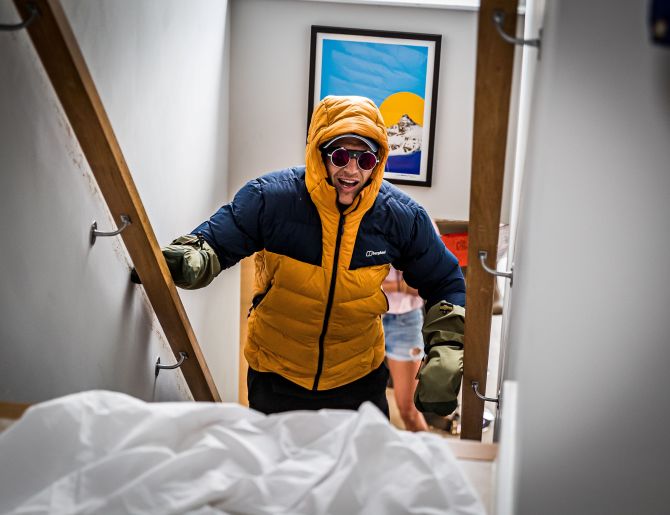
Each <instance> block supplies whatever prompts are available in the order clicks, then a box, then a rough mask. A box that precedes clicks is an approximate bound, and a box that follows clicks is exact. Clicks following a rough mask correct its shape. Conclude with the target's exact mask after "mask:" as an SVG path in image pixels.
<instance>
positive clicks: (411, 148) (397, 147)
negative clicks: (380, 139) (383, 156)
mask: <svg viewBox="0 0 670 515" xmlns="http://www.w3.org/2000/svg"><path fill="white" fill-rule="evenodd" d="M386 131H387V133H388V139H389V150H390V153H389V155H391V156H397V155H405V154H412V153H414V152H418V151H420V150H421V138H422V135H423V127H421V125H419V124H417V123H416V122H415V121H414V120H412V119H411V118H410V117H409V116H408V115H407V114H403V115H402V116H401V117H400V119H399V120H398V123H396V124H395V125H392V126H391V127H388V128H387V130H386Z"/></svg>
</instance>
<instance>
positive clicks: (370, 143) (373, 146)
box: [321, 133, 379, 153]
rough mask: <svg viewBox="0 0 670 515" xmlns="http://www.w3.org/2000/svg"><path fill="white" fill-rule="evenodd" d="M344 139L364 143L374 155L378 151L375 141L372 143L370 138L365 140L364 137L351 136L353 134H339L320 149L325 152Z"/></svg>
mask: <svg viewBox="0 0 670 515" xmlns="http://www.w3.org/2000/svg"><path fill="white" fill-rule="evenodd" d="M344 138H355V139H358V140H361V141H362V142H363V143H365V144H366V145H367V146H368V147H369V148H370V150H372V151H373V152H375V153H376V152H377V150H378V149H379V145H378V144H377V142H376V141H374V140H372V139H370V138H366V137H364V136H359V135H358V134H353V133H349V134H340V135H339V136H335V137H334V138H333V139H331V140H328V141H327V142H326V143H325V144H324V145H322V147H321V148H323V149H324V150H325V149H327V148H328V147H330V146H332V145H333V143H335V142H336V141H339V140H341V139H344Z"/></svg>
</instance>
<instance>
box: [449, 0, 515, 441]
mask: <svg viewBox="0 0 670 515" xmlns="http://www.w3.org/2000/svg"><path fill="white" fill-rule="evenodd" d="M517 4H518V2H517V0H482V2H481V4H480V7H479V28H478V36H477V76H476V81H475V118H474V132H473V142H472V175H471V178H470V225H469V233H468V240H469V241H468V264H469V266H468V272H467V281H466V284H467V288H466V306H467V316H466V317H465V344H464V355H463V408H462V411H461V438H464V439H468V440H481V438H482V420H483V414H484V401H482V400H481V399H478V398H477V396H476V395H475V394H474V392H473V391H472V388H471V384H472V381H478V382H479V388H480V391H481V392H485V391H486V369H487V366H488V358H489V340H490V338H491V308H492V304H493V287H494V284H493V283H494V280H495V277H494V276H493V275H491V274H489V273H487V272H485V271H484V269H483V268H482V267H481V266H480V265H479V257H478V252H479V251H480V250H484V251H486V252H487V253H488V255H489V256H494V258H495V256H496V255H497V248H498V230H499V225H500V208H501V204H502V189H503V177H504V171H505V149H506V144H507V122H508V117H509V105H510V93H511V87H512V70H513V66H514V46H513V45H511V44H509V43H507V42H506V41H504V40H503V39H502V38H501V37H500V36H499V34H498V33H497V29H496V27H495V24H494V23H493V11H494V10H502V11H504V12H505V13H508V14H509V16H507V17H506V20H505V30H506V32H507V33H508V34H515V33H516V31H515V27H516V12H517Z"/></svg>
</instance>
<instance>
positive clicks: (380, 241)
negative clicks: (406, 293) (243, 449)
mask: <svg viewBox="0 0 670 515" xmlns="http://www.w3.org/2000/svg"><path fill="white" fill-rule="evenodd" d="M388 154H389V147H388V140H387V134H386V127H385V125H384V122H383V119H382V116H381V114H380V112H379V110H378V109H377V106H375V104H374V103H373V102H372V101H371V100H369V99H367V98H363V97H336V96H329V97H326V98H324V99H323V100H322V101H321V102H320V103H319V105H318V106H317V107H316V108H315V110H314V114H313V116H312V120H311V123H310V128H309V134H308V141H307V149H306V161H305V162H306V165H305V166H300V167H294V168H287V169H284V170H280V171H277V172H272V173H269V174H267V175H264V176H262V177H259V178H258V179H255V180H252V181H250V182H248V183H247V184H246V185H245V186H244V187H243V188H242V189H241V190H240V191H239V192H238V193H237V194H236V195H235V197H234V199H233V201H232V202H231V203H229V204H226V205H224V206H223V207H222V208H220V209H219V210H218V211H217V212H216V213H214V215H212V217H211V218H210V219H209V220H207V221H206V222H204V223H202V224H201V225H199V226H198V227H196V228H195V229H194V230H193V232H192V233H191V234H189V235H187V236H182V237H181V238H177V239H176V240H175V241H174V242H172V244H171V245H169V246H168V247H166V248H164V249H163V254H164V255H165V257H166V260H167V262H168V266H169V268H170V271H171V273H172V276H173V278H174V280H175V284H176V285H177V286H180V287H182V288H187V289H193V288H201V287H203V286H206V285H207V284H209V283H210V282H211V281H212V279H213V278H214V277H215V276H216V275H217V274H218V273H219V272H220V271H221V269H225V268H228V267H231V266H233V265H234V264H235V263H237V262H238V261H240V260H241V259H243V258H245V257H247V256H250V255H252V254H254V253H255V254H256V255H255V265H256V275H255V285H254V298H253V303H252V306H251V309H250V314H249V319H248V337H247V342H246V346H245V350H244V355H245V357H246V359H247V361H248V363H249V372H248V376H247V384H248V390H249V405H250V407H251V408H254V409H257V410H259V411H262V412H264V413H276V412H282V411H289V410H298V409H309V410H315V409H321V408H341V409H357V408H358V407H359V406H360V405H361V403H363V402H365V401H371V402H373V403H374V404H376V405H377V406H378V407H379V408H380V409H381V410H382V411H383V412H384V413H386V415H387V416H388V404H387V402H386V396H385V389H386V384H387V379H388V370H387V369H386V366H385V365H384V333H383V328H382V322H381V315H382V314H383V313H384V312H386V310H387V309H388V303H387V299H386V296H385V295H384V292H383V291H382V288H381V284H382V282H383V280H384V278H385V277H386V275H387V273H388V271H389V267H390V265H393V266H395V268H397V269H398V270H402V271H403V273H404V278H405V281H406V282H407V284H409V285H410V286H412V287H414V288H416V289H417V290H418V291H419V295H421V297H423V298H424V299H425V300H426V311H427V314H426V319H425V323H424V328H427V329H428V331H427V332H425V337H426V344H427V349H426V351H427V354H428V353H429V352H428V351H430V350H431V349H433V348H440V351H441V352H442V351H445V352H446V354H444V352H442V355H441V360H442V364H443V365H445V364H447V365H448V366H447V367H446V369H445V368H444V367H443V370H442V371H440V372H438V373H439V374H440V375H444V374H446V376H445V377H443V378H442V379H443V380H444V384H445V385H448V388H449V391H448V392H446V393H447V396H448V397H449V399H448V401H451V400H455V398H456V395H457V394H458V388H460V379H461V375H462V343H463V339H462V327H463V316H464V311H463V309H462V306H463V305H464V303H465V285H464V281H463V275H462V273H461V270H460V268H459V266H458V262H457V260H456V258H455V257H454V256H453V255H452V254H451V253H450V252H449V251H448V250H447V249H446V247H445V246H444V244H443V243H442V242H441V240H440V238H439V237H438V235H437V234H436V233H435V230H434V228H433V225H432V223H431V220H430V218H429V217H428V214H427V213H426V211H425V210H424V209H423V208H422V207H421V206H420V205H419V204H417V203H416V202H415V201H414V200H412V199H411V198H410V197H409V196H407V195H406V194H405V193H403V192H402V191H400V190H399V189H397V188H396V187H394V186H393V185H391V184H389V183H388V182H386V181H384V180H383V175H384V168H385V164H386V160H387V158H388ZM454 314H455V315H457V316H454ZM447 362H448V363H447ZM435 363H437V361H436V362H435ZM444 370H447V371H446V372H444ZM443 393H444V392H442V393H440V395H442V394H443ZM430 395H432V394H431V393H430V392H429V393H428V396H427V397H426V398H424V399H417V405H418V406H419V407H420V409H422V407H423V409H424V410H432V411H435V407H436V405H434V403H433V400H434V399H431V398H430ZM452 397H453V399H452ZM438 401H439V399H438Z"/></svg>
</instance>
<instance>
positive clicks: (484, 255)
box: [479, 250, 514, 286]
mask: <svg viewBox="0 0 670 515" xmlns="http://www.w3.org/2000/svg"><path fill="white" fill-rule="evenodd" d="M488 255H489V253H488V252H486V251H485V250H480V251H479V261H480V262H481V264H482V268H483V269H484V270H485V271H487V272H488V273H489V274H491V275H496V276H499V277H505V278H507V279H509V285H510V286H512V283H513V282H514V267H512V269H511V270H510V271H509V272H498V271H497V270H494V269H493V268H489V267H488V266H487V265H486V258H487V257H488Z"/></svg>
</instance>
